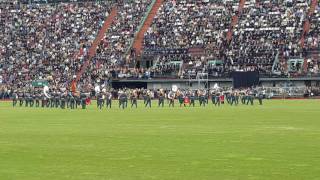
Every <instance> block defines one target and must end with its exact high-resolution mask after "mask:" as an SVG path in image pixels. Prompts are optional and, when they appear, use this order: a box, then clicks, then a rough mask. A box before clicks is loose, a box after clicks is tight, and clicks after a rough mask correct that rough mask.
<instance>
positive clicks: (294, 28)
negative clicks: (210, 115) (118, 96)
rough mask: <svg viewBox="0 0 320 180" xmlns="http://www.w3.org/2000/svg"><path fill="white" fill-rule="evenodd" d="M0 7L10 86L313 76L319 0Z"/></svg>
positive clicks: (0, 69) (1, 71) (1, 50)
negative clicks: (235, 75)
mask: <svg viewBox="0 0 320 180" xmlns="http://www.w3.org/2000/svg"><path fill="white" fill-rule="evenodd" d="M0 7H1V9H0V13H1V17H0V18H1V19H0V21H1V24H0V28H1V33H0V62H1V64H0V84H1V85H2V86H4V85H5V86H7V87H9V88H18V87H28V86H32V82H34V81H42V80H45V81H47V82H48V83H49V84H50V85H51V86H54V87H56V88H59V87H60V88H61V87H70V86H71V85H72V82H75V81H77V83H78V84H77V85H78V88H82V87H83V86H89V87H90V86H91V87H93V86H95V84H103V83H106V82H110V81H113V80H123V79H164V78H165V79H168V78H169V79H189V80H190V79H191V80H192V79H201V78H202V79H215V78H231V77H232V74H233V72H238V71H240V72H251V71H258V72H259V76H260V78H270V77H272V78H288V77H297V78H298V77H318V76H319V65H320V64H319V49H320V46H319V38H320V37H319V34H320V33H319V25H320V7H319V2H318V1H317V0H271V1H265V0H240V1H239V0H216V1H209V0H201V1H189V0H186V1H176V0H135V1H124V0H123V1H102V0H100V1H98V0H97V1H93V0H92V1H89V0H88V1H86V0H81V1H68V0H64V1H42V0H40V1H35V0H31V1H1V3H0ZM112 10H114V11H113V12H114V14H113V13H111V11H112ZM110 16H113V17H112V18H110ZM108 21H110V22H108ZM108 23H109V25H108V26H104V25H105V24H108ZM99 33H101V34H99ZM141 33H143V34H144V35H143V36H140V34H141ZM139 43H140V44H139Z"/></svg>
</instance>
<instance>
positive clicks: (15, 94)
mask: <svg viewBox="0 0 320 180" xmlns="http://www.w3.org/2000/svg"><path fill="white" fill-rule="evenodd" d="M17 103H18V94H17V93H16V92H13V93H12V106H13V107H15V106H16V105H17Z"/></svg>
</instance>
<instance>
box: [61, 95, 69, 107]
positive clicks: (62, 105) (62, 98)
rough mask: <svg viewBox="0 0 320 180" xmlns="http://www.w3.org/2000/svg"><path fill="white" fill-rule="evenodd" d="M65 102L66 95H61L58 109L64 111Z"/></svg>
mask: <svg viewBox="0 0 320 180" xmlns="http://www.w3.org/2000/svg"><path fill="white" fill-rule="evenodd" d="M66 102H67V95H66V94H65V93H61V95H60V108H61V109H65V108H66Z"/></svg>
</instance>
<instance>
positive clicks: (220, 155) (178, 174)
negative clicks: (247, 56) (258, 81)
mask: <svg viewBox="0 0 320 180" xmlns="http://www.w3.org/2000/svg"><path fill="white" fill-rule="evenodd" d="M264 103H265V105H264V106H258V105H255V106H253V107H252V106H242V105H241V106H238V107H230V106H227V105H224V106H222V107H220V108H215V107H213V106H208V107H206V108H201V107H195V108H188V107H187V108H180V107H175V108H174V109H170V108H168V107H165V108H152V109H145V108H142V107H140V108H138V109H130V108H129V109H126V110H120V109H118V108H117V107H116V104H117V103H116V102H115V103H114V106H115V107H114V108H113V109H112V110H106V109H104V110H98V109H97V108H96V107H95V106H94V105H92V106H90V107H89V108H88V109H87V110H80V109H78V110H73V111H72V110H61V109H42V108H19V107H17V108H12V107H11V103H9V102H0V180H31V179H32V180H33V179H35V180H51V179H55V180H73V179H77V180H78V179H79V180H102V179H110V180H111V179H112V180H131V179H137V180H149V179H159V180H166V179H170V180H171V179H172V180H175V179H178V180H202V179H208V180H213V179H217V180H224V179H228V180H233V179H236V180H238V179H239V180H240V179H241V180H242V179H243V180H250V179H259V180H260V179H268V180H269V179H279V180H285V179H287V180H302V179H303V180H304V179H306V180H313V179H314V180H315V179H320V101H319V100H287V101H284V100H273V101H265V102H264ZM256 104H257V102H256Z"/></svg>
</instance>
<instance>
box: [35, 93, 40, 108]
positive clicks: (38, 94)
mask: <svg viewBox="0 0 320 180" xmlns="http://www.w3.org/2000/svg"><path fill="white" fill-rule="evenodd" d="M40 99H41V95H40V92H39V91H37V92H36V94H35V100H36V107H39V106H40Z"/></svg>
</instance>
